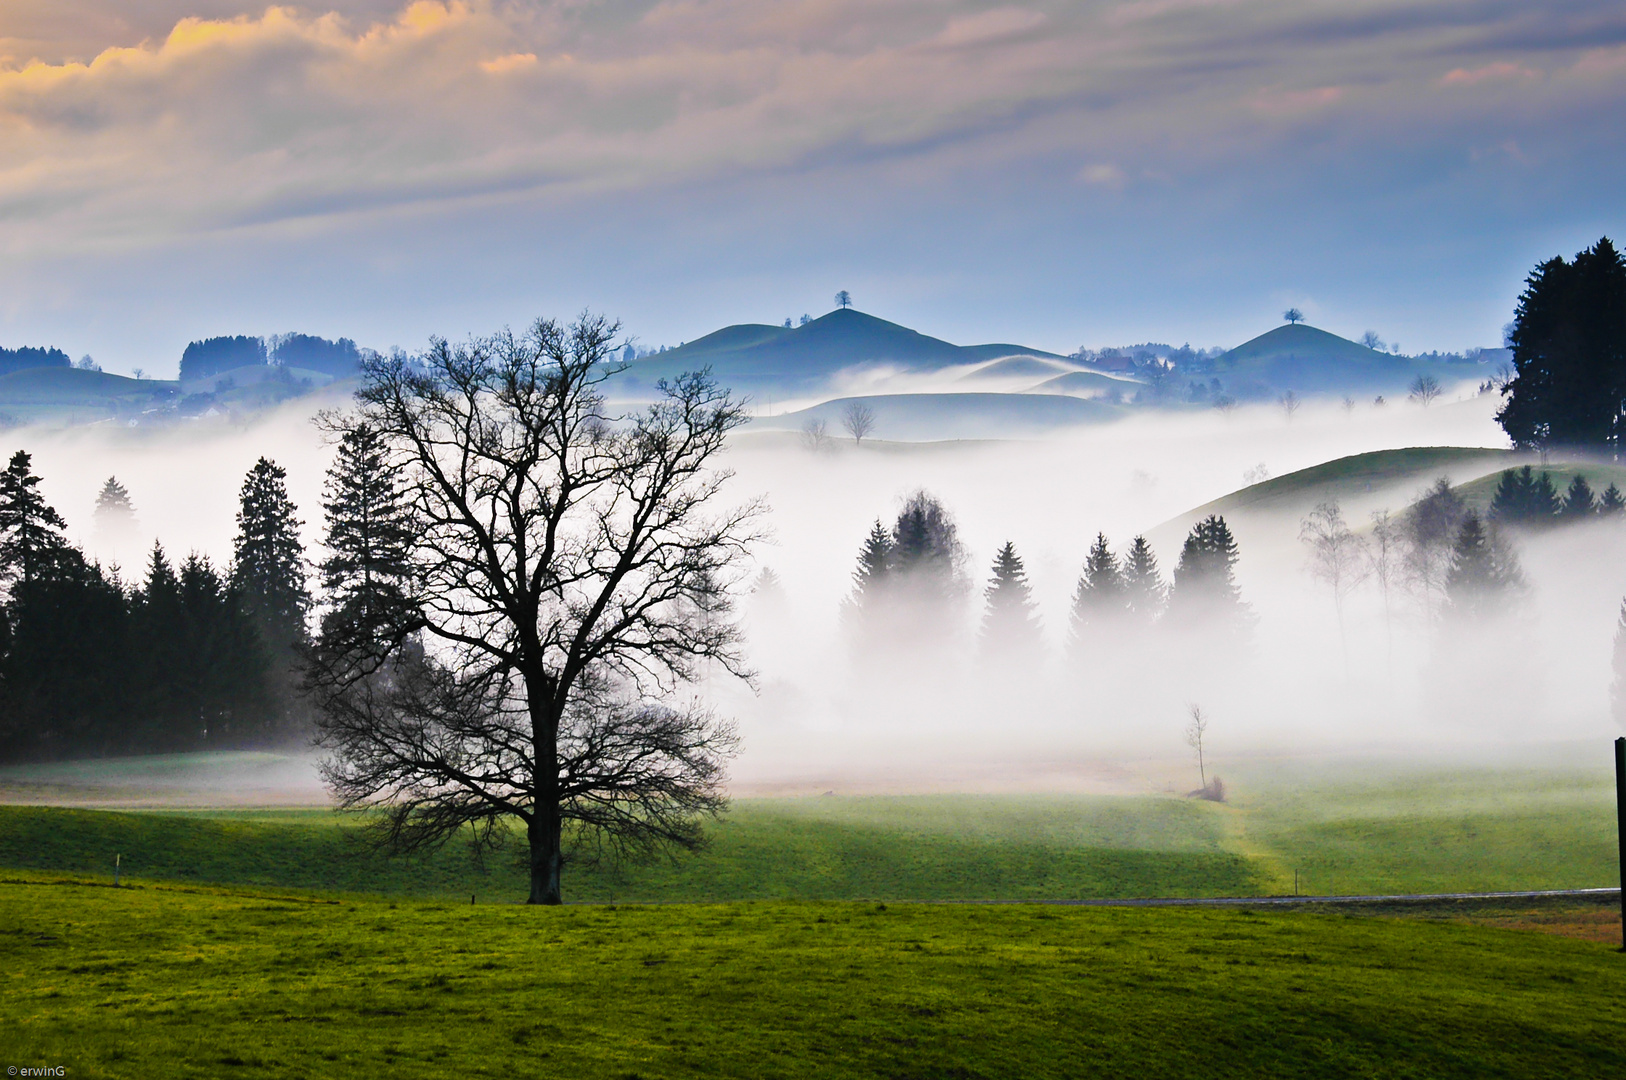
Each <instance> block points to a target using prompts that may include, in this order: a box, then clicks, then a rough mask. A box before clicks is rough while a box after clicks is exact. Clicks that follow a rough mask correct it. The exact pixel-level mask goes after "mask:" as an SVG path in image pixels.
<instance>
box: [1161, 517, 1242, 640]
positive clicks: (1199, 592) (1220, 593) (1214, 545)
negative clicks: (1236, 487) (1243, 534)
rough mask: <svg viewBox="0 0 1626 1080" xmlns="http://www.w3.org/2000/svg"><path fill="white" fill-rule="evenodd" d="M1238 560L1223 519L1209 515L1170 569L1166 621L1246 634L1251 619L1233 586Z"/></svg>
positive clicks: (1240, 595) (1183, 546)
mask: <svg viewBox="0 0 1626 1080" xmlns="http://www.w3.org/2000/svg"><path fill="white" fill-rule="evenodd" d="M1239 557H1240V552H1239V550H1238V548H1237V543H1236V538H1235V537H1234V536H1232V535H1231V529H1230V526H1228V525H1227V524H1226V523H1225V519H1224V518H1223V517H1220V516H1218V515H1215V514H1210V515H1209V516H1208V517H1206V518H1204V519H1203V520H1202V521H1199V522H1198V523H1197V524H1196V525H1195V526H1193V527H1192V530H1191V532H1190V534H1188V535H1187V536H1186V541H1185V544H1184V545H1182V547H1181V549H1180V561H1179V563H1177V564H1176V565H1175V568H1174V584H1173V587H1172V588H1171V589H1170V590H1169V617H1170V618H1171V619H1174V620H1175V621H1176V622H1177V623H1180V624H1182V625H1185V626H1188V627H1198V626H1202V627H1207V628H1213V629H1219V630H1223V631H1225V632H1227V633H1232V634H1237V633H1241V632H1242V631H1244V630H1246V629H1247V628H1248V626H1249V624H1250V623H1251V621H1252V616H1251V611H1250V609H1249V607H1248V605H1247V604H1246V603H1244V602H1243V600H1242V590H1241V589H1240V588H1238V587H1237V583H1236V572H1235V568H1236V563H1237V559H1238V558H1239Z"/></svg>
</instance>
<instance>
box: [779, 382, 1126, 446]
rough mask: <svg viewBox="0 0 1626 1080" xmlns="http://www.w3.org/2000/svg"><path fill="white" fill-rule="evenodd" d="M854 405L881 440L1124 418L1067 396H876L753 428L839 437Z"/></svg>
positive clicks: (1027, 430)
mask: <svg viewBox="0 0 1626 1080" xmlns="http://www.w3.org/2000/svg"><path fill="white" fill-rule="evenodd" d="M854 402H861V403H862V404H864V405H866V406H868V407H869V409H870V411H871V412H873V413H874V414H875V430H874V432H873V433H872V435H873V437H874V438H876V439H919V440H929V439H1000V438H1021V437H1024V436H1032V435H1042V434H1044V433H1045V432H1048V431H1055V430H1057V429H1058V428H1066V427H1072V426H1074V425H1078V424H1098V423H1103V422H1105V421H1109V420H1115V419H1117V418H1118V417H1120V416H1122V415H1123V410H1122V408H1120V407H1119V406H1115V405H1111V404H1108V403H1107V402H1104V401H1093V400H1089V399H1086V398H1081V397H1073V396H1070V395H1066V394H976V393H973V394H874V395H871V396H868V397H852V398H835V399H834V400H831V401H825V402H821V403H820V404H818V405H814V406H812V407H810V408H806V409H799V410H797V411H795V412H789V413H783V414H781V415H779V416H775V417H771V418H758V419H756V420H754V421H752V425H753V426H754V427H765V428H790V429H799V428H801V427H802V425H803V424H804V423H806V422H807V421H808V420H822V421H824V423H825V426H826V429H827V431H828V433H829V434H830V436H831V437H833V438H840V437H842V434H843V432H842V426H841V417H842V413H843V411H844V410H845V409H846V408H847V406H848V405H850V404H852V403H854Z"/></svg>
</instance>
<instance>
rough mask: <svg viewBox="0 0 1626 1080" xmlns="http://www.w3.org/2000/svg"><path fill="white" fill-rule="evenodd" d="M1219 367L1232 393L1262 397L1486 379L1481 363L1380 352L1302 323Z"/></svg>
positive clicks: (1244, 347) (1228, 356)
mask: <svg viewBox="0 0 1626 1080" xmlns="http://www.w3.org/2000/svg"><path fill="white" fill-rule="evenodd" d="M1214 371H1215V374H1217V375H1218V376H1219V377H1220V379H1221V380H1223V381H1224V383H1225V385H1226V388H1227V389H1228V390H1230V392H1231V393H1233V394H1236V395H1238V396H1241V397H1252V396H1259V395H1261V394H1269V393H1272V392H1277V391H1281V390H1285V389H1292V390H1296V391H1299V392H1300V393H1312V394H1315V393H1345V392H1355V393H1359V392H1373V391H1384V392H1392V391H1404V389H1405V388H1406V387H1407V385H1408V384H1409V383H1410V382H1411V380H1412V379H1415V378H1416V377H1417V376H1418V375H1420V374H1430V375H1433V376H1435V377H1436V378H1437V379H1439V380H1440V381H1441V382H1442V383H1453V382H1457V381H1460V380H1462V379H1467V378H1478V377H1482V370H1481V367H1480V366H1479V365H1477V364H1443V363H1435V362H1430V361H1420V360H1413V359H1410V358H1409V357H1404V356H1395V355H1393V354H1391V353H1383V352H1377V351H1376V350H1373V349H1368V348H1367V347H1366V346H1365V345H1358V344H1356V343H1355V342H1353V341H1350V340H1348V339H1346V338H1341V337H1339V336H1338V335H1336V334H1329V333H1327V332H1326V331H1325V330H1318V329H1316V328H1315V327H1313V326H1305V325H1304V324H1302V323H1300V324H1297V325H1290V326H1278V327H1277V328H1276V329H1274V330H1271V331H1269V332H1267V333H1264V334H1260V335H1259V336H1258V337H1256V338H1254V339H1253V340H1252V341H1248V342H1245V343H1243V344H1241V345H1238V346H1237V347H1236V348H1234V349H1232V350H1231V351H1230V352H1228V353H1225V354H1224V355H1223V356H1221V357H1220V358H1219V359H1218V360H1216V361H1215V363H1214Z"/></svg>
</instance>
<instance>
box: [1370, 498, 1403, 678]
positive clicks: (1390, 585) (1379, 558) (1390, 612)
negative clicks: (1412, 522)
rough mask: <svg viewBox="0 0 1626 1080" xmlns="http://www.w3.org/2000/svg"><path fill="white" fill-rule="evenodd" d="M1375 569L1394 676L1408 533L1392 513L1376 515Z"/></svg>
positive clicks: (1387, 655) (1388, 658)
mask: <svg viewBox="0 0 1626 1080" xmlns="http://www.w3.org/2000/svg"><path fill="white" fill-rule="evenodd" d="M1369 550H1370V552H1371V567H1372V577H1373V578H1374V579H1376V581H1377V583H1378V593H1379V595H1380V596H1381V597H1382V599H1383V644H1384V660H1385V666H1386V668H1387V669H1388V670H1389V672H1390V674H1393V669H1394V642H1395V632H1394V605H1393V602H1392V597H1393V595H1394V588H1395V585H1396V584H1398V583H1399V582H1400V581H1401V575H1402V572H1403V569H1404V564H1403V559H1404V551H1405V530H1404V529H1403V528H1402V526H1401V523H1400V522H1398V521H1396V520H1395V519H1394V518H1392V517H1390V516H1389V511H1388V510H1387V509H1384V510H1375V511H1373V512H1372V544H1371V547H1370V549H1369Z"/></svg>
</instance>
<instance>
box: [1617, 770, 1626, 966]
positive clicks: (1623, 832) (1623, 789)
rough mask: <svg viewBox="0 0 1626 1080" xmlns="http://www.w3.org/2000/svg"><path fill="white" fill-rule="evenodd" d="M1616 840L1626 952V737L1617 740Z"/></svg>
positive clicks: (1622, 941) (1622, 948) (1624, 948)
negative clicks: (1618, 846) (1618, 855)
mask: <svg viewBox="0 0 1626 1080" xmlns="http://www.w3.org/2000/svg"><path fill="white" fill-rule="evenodd" d="M1615 840H1616V842H1617V843H1618V844H1619V845H1620V951H1621V952H1626V739H1616V740H1615Z"/></svg>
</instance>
